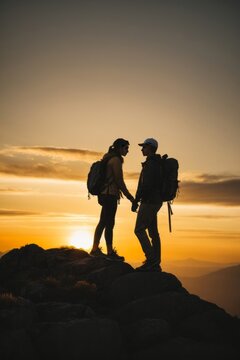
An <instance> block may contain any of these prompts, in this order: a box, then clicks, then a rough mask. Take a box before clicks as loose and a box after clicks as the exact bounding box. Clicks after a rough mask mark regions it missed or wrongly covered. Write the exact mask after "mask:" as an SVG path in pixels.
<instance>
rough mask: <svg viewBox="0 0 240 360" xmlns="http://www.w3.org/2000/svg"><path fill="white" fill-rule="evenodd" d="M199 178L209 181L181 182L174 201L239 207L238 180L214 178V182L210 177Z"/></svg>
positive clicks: (222, 177) (239, 191) (239, 182)
mask: <svg viewBox="0 0 240 360" xmlns="http://www.w3.org/2000/svg"><path fill="white" fill-rule="evenodd" d="M201 178H205V179H206V178H208V179H211V181H210V182H202V181H201V182H191V181H184V182H181V183H180V190H179V195H178V198H177V200H176V201H178V202H180V203H185V204H215V205H225V206H240V178H237V177H235V178H232V179H230V178H229V179H226V177H225V176H215V181H214V177H212V176H209V177H206V175H204V177H203V176H201ZM216 179H217V181H216ZM220 179H221V180H220ZM223 179H226V180H223Z"/></svg>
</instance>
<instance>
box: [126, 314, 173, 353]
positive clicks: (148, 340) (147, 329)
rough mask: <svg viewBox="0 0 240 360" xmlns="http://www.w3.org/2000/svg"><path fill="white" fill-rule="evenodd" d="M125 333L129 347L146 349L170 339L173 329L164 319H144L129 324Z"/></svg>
mask: <svg viewBox="0 0 240 360" xmlns="http://www.w3.org/2000/svg"><path fill="white" fill-rule="evenodd" d="M123 333H124V334H125V337H126V340H127V342H128V345H129V346H133V347H134V346H135V347H138V348H139V347H145V346H146V345H150V344H154V343H156V342H161V341H163V340H166V339H167V338H169V337H170V333H171V328H170V325H169V324H168V322H167V321H166V320H163V319H142V320H139V321H136V322H134V323H131V324H128V325H127V326H126V327H125V328H124V330H123Z"/></svg>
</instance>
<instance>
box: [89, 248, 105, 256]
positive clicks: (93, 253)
mask: <svg viewBox="0 0 240 360" xmlns="http://www.w3.org/2000/svg"><path fill="white" fill-rule="evenodd" d="M89 255H90V256H92V257H101V258H106V256H107V255H106V254H104V253H103V252H102V249H101V248H97V250H91V251H90V253H89Z"/></svg>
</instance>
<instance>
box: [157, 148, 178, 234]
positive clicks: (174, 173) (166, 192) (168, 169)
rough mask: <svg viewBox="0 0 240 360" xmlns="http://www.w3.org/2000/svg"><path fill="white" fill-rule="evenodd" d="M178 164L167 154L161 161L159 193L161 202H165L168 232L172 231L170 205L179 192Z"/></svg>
mask: <svg viewBox="0 0 240 360" xmlns="http://www.w3.org/2000/svg"><path fill="white" fill-rule="evenodd" d="M178 169H179V163H178V161H177V160H176V159H174V158H169V157H168V155H167V154H165V155H163V156H162V159H161V193H162V200H163V201H166V202H167V206H168V220H169V231H170V232H171V231H172V225H171V215H173V211H172V207H171V204H172V202H173V200H174V199H175V197H176V196H177V194H178V191H179V180H178Z"/></svg>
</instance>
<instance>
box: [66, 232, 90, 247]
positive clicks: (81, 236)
mask: <svg viewBox="0 0 240 360" xmlns="http://www.w3.org/2000/svg"><path fill="white" fill-rule="evenodd" d="M92 242H93V239H92V234H90V232H89V231H88V230H83V229H81V230H76V231H74V232H73V233H72V235H71V237H70V239H69V245H71V246H74V247H76V248H78V249H83V250H90V248H91V247H92Z"/></svg>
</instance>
